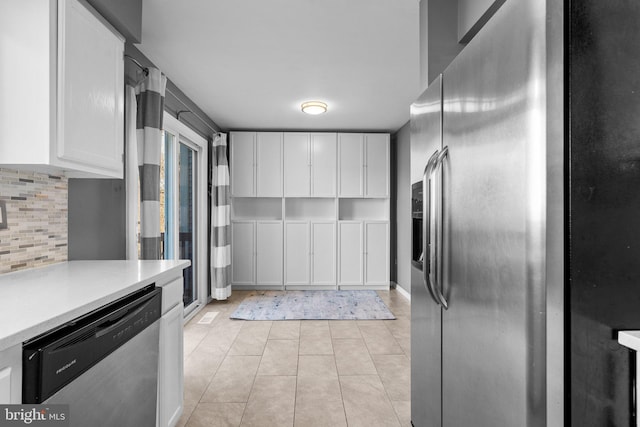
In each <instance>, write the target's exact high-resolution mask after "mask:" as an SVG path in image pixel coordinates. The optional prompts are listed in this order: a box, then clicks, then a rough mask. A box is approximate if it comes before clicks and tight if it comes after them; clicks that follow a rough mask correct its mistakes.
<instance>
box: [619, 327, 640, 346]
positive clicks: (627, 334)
mask: <svg viewBox="0 0 640 427" xmlns="http://www.w3.org/2000/svg"><path fill="white" fill-rule="evenodd" d="M618 342H619V343H620V344H622V345H623V346H625V347H629V348H630V349H631V350H635V351H640V331H620V332H618Z"/></svg>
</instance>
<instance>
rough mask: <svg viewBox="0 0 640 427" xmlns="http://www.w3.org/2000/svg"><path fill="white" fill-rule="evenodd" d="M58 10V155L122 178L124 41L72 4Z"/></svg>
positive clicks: (71, 0) (64, 3)
mask: <svg viewBox="0 0 640 427" xmlns="http://www.w3.org/2000/svg"><path fill="white" fill-rule="evenodd" d="M58 7H59V20H58V100H57V103H58V106H57V107H58V121H57V123H58V131H57V153H56V155H57V157H58V159H62V160H63V161H67V162H72V163H73V164H76V165H78V168H79V169H81V170H82V169H84V170H87V171H92V170H95V169H97V170H105V171H108V172H109V174H113V176H116V177H119V178H122V176H123V157H122V155H123V147H124V146H123V143H124V136H123V135H124V62H123V59H124V58H123V52H124V43H123V40H122V39H121V38H120V37H118V36H116V35H115V34H114V33H113V32H112V31H111V30H110V29H108V28H107V27H106V26H105V25H104V24H103V23H102V22H100V20H99V19H98V18H97V17H95V16H94V15H93V14H92V13H91V12H90V11H89V10H88V9H87V8H86V7H84V6H83V5H82V4H80V3H79V2H77V1H76V0H65V1H60V2H59V3H58ZM43 72H45V71H43ZM157 120H158V125H159V124H160V122H161V120H162V118H161V117H160V116H159V117H157ZM57 161H58V160H56V162H57ZM62 165H64V163H62Z"/></svg>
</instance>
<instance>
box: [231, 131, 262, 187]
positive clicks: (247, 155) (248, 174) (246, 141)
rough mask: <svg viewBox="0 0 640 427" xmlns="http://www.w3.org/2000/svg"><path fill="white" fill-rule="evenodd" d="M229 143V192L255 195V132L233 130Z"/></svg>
mask: <svg viewBox="0 0 640 427" xmlns="http://www.w3.org/2000/svg"><path fill="white" fill-rule="evenodd" d="M229 145H230V147H229V148H230V150H231V152H230V157H231V194H232V195H233V196H235V197H251V196H255V195H256V188H255V183H256V175H255V163H256V161H255V154H256V153H255V147H256V134H255V132H233V133H232V134H231V141H230V144H229Z"/></svg>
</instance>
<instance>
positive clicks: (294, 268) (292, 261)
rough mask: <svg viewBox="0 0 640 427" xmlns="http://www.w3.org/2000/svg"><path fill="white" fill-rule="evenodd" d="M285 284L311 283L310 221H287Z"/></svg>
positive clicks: (285, 232)
mask: <svg viewBox="0 0 640 427" xmlns="http://www.w3.org/2000/svg"><path fill="white" fill-rule="evenodd" d="M284 227H285V231H284V234H285V273H284V280H285V285H308V284H309V259H310V253H309V252H310V242H309V237H310V233H309V222H308V221H290V222H286V223H285V226H284Z"/></svg>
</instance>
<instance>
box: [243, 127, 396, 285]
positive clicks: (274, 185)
mask: <svg viewBox="0 0 640 427" xmlns="http://www.w3.org/2000/svg"><path fill="white" fill-rule="evenodd" d="M230 153H231V159H230V167H231V171H230V173H231V193H232V196H233V199H232V203H231V215H232V220H231V234H232V250H231V252H232V284H233V285H234V286H235V287H237V288H246V289H256V288H261V289H336V288H338V289H364V288H368V289H385V288H388V286H389V160H390V159H389V135H388V134H368V133H332V132H316V133H309V132H232V133H231V138H230Z"/></svg>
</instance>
